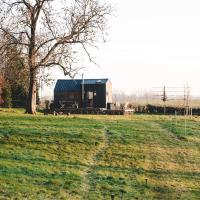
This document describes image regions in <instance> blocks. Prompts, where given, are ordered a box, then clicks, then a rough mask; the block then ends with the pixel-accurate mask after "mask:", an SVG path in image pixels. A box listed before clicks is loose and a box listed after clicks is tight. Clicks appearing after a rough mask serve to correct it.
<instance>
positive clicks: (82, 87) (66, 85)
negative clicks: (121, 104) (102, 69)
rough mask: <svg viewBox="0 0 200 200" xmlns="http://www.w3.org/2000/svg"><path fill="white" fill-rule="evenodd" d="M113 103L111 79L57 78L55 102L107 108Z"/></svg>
mask: <svg viewBox="0 0 200 200" xmlns="http://www.w3.org/2000/svg"><path fill="white" fill-rule="evenodd" d="M108 103H112V84H111V82H110V81H109V79H83V80H82V79H67V80H57V83H56V85H55V88H54V104H55V105H61V106H62V107H65V108H69V107H74V108H107V105H108Z"/></svg>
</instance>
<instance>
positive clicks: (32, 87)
mask: <svg viewBox="0 0 200 200" xmlns="http://www.w3.org/2000/svg"><path fill="white" fill-rule="evenodd" d="M26 113H28V114H36V75H35V70H30V82H29V93H28V99H27V105H26Z"/></svg>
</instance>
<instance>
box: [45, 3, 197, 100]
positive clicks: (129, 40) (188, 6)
mask: <svg viewBox="0 0 200 200" xmlns="http://www.w3.org/2000/svg"><path fill="white" fill-rule="evenodd" d="M108 1H109V2H111V3H112V5H113V9H114V12H113V15H112V17H111V18H110V21H109V23H108V29H107V33H108V36H107V42H106V43H101V44H99V45H98V47H99V48H98V50H97V49H94V50H92V56H93V57H94V58H95V62H96V63H97V64H98V65H94V64H93V63H90V62H89V61H87V60H85V59H82V63H83V64H82V65H83V67H85V69H84V71H82V72H80V75H78V76H77V77H76V78H81V73H84V77H85V78H109V79H110V80H111V82H112V85H113V90H114V91H119V92H120V91H123V92H125V93H127V94H130V93H137V92H140V91H151V90H152V88H154V87H162V86H164V85H165V86H169V87H183V86H184V85H186V84H188V85H189V86H190V88H191V93H192V94H193V95H195V96H200V78H199V77H200V12H199V8H200V1H199V0H123V1H122V0H108ZM54 74H56V75H55V76H54V77H53V78H54V79H55V80H56V79H59V78H60V79H63V78H66V77H64V76H63V75H62V73H61V72H57V73H54ZM48 91H50V90H48Z"/></svg>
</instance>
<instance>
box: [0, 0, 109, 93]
mask: <svg viewBox="0 0 200 200" xmlns="http://www.w3.org/2000/svg"><path fill="white" fill-rule="evenodd" d="M0 5H1V8H0V40H1V43H0V54H1V55H4V54H5V53H6V51H7V48H8V47H9V46H12V45H14V46H16V45H17V49H18V51H19V54H20V55H21V56H22V57H23V61H24V64H26V65H27V66H29V69H30V85H31V84H32V85H33V87H34V85H35V81H36V80H35V79H36V74H37V70H38V69H39V68H41V67H53V66H59V67H60V68H62V70H63V72H64V74H65V75H69V76H71V77H72V76H73V75H74V74H75V73H76V72H77V70H78V68H77V67H75V66H74V65H72V64H74V62H75V60H76V59H77V57H76V55H75V54H76V49H77V46H80V47H82V48H83V49H84V51H85V52H86V54H87V55H88V57H89V59H91V57H90V53H89V52H88V46H91V45H94V43H95V41H97V40H98V39H99V37H100V36H102V35H103V32H104V30H105V25H106V19H107V18H106V16H107V15H109V14H110V12H111V9H110V6H109V5H107V4H106V3H104V2H102V1H101V0H60V1H58V0H0ZM4 60H5V59H3V60H2V61H4ZM31 81H32V82H33V83H31ZM33 87H32V89H33ZM30 90H31V88H30ZM32 92H33V93H34V91H32Z"/></svg>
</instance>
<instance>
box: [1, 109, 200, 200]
mask: <svg viewBox="0 0 200 200" xmlns="http://www.w3.org/2000/svg"><path fill="white" fill-rule="evenodd" d="M122 191H123V200H132V199H133V200H134V199H141V200H143V199H147V200H151V199H160V200H165V199H169V200H175V199H187V200H190V199H200V118H193V119H189V120H188V121H187V129H186V132H185V129H184V118H182V117H179V118H177V119H175V118H174V117H173V116H150V115H134V116H87V115H85V116H84V115H77V116H68V117H67V116H43V115H38V116H28V115H25V114H23V111H20V110H0V199H19V200H21V199H31V200H32V199H42V200H46V199H47V200H48V199H51V200H54V199H55V200H56V199H63V200H64V199H67V200H79V199H80V200H82V199H83V200H100V199H104V198H103V196H105V197H106V198H105V199H110V194H111V193H112V192H114V194H115V200H118V199H120V194H122Z"/></svg>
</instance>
